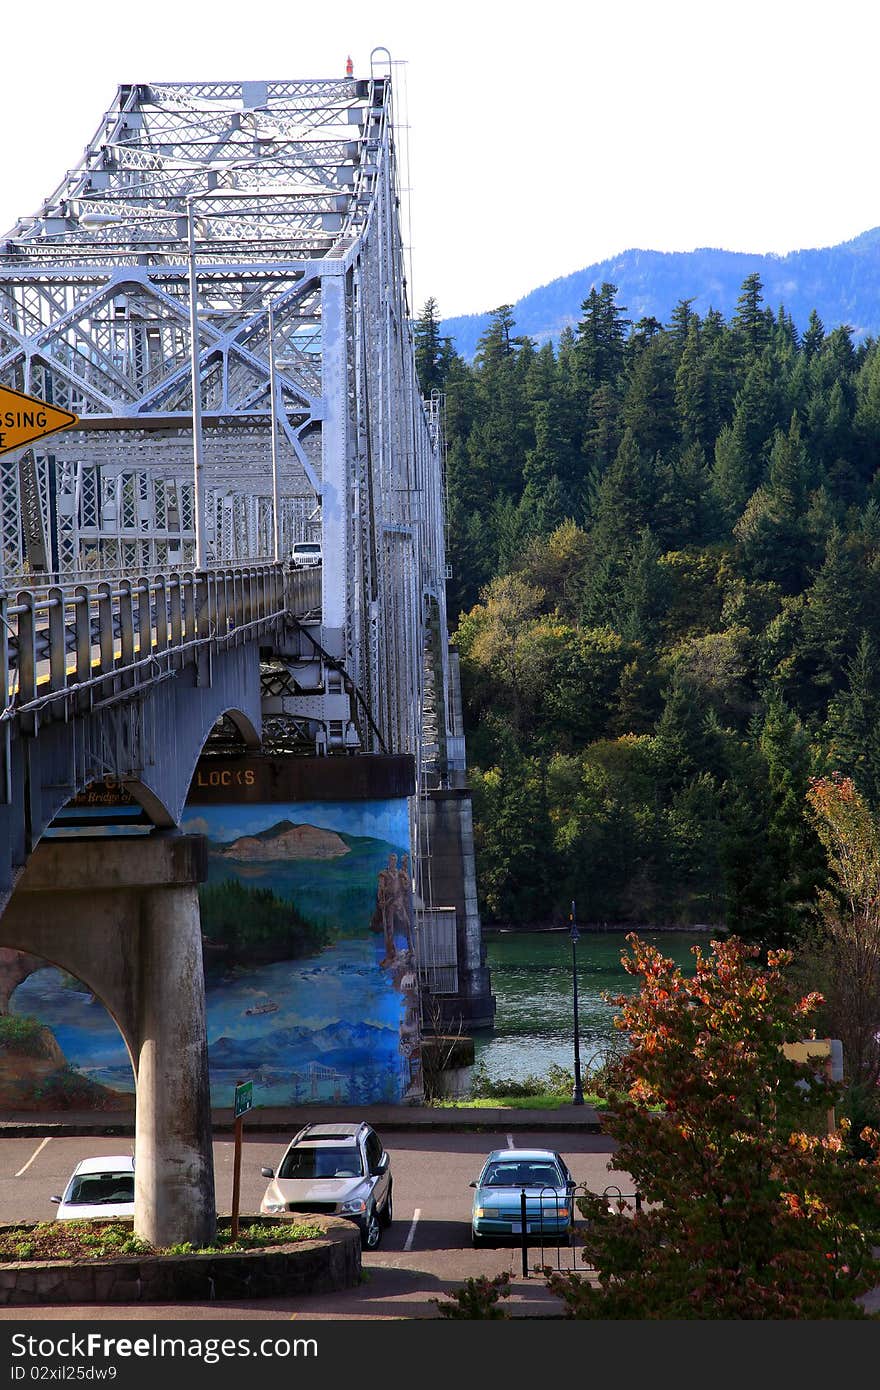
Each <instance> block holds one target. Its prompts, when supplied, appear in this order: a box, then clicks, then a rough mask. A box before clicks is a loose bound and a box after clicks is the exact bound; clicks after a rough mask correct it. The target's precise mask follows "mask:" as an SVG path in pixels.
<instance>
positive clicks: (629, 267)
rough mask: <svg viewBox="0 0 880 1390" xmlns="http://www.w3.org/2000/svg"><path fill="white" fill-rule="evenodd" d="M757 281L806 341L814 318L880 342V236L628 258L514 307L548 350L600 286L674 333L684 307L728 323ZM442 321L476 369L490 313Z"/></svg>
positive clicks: (632, 314) (629, 312)
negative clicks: (752, 279) (755, 278)
mask: <svg viewBox="0 0 880 1390" xmlns="http://www.w3.org/2000/svg"><path fill="white" fill-rule="evenodd" d="M755 271H757V272H758V274H759V275H760V277H761V280H762V282H763V285H764V291H763V294H764V304H765V306H766V307H768V308H770V309H772V310H773V311H774V312H775V311H776V310H777V309H778V308H779V306H780V305H784V307H785V310H786V312H787V313H788V314H790V315H791V317H792V319H793V320H794V322H795V325H796V327H797V328H798V330H799V331H801V332H803V330H804V329H805V328H806V326H807V322H808V320H809V317H810V312H811V310H813V309H815V310H816V312H817V314H818V315H819V317H820V319H821V320H822V322H823V324H824V325H825V328H826V331H828V332H830V331H831V329H832V328H837V327H838V326H839V325H841V324H849V326H850V327H851V328H852V330H853V333H854V336H855V339H856V341H858V340H859V339H862V338H865V337H867V336H869V335H878V334H880V227H874V228H873V229H872V230H871V231H868V232H863V233H862V234H861V236H857V237H854V238H853V239H852V241H844V242H841V243H840V245H838V246H825V247H820V248H816V249H813V250H807V251H789V252H788V254H787V255H785V256H777V255H760V254H752V253H751V252H748V251H717V250H712V249H711V248H702V249H700V250H698V251H636V250H634V251H624V252H622V253H621V254H620V255H619V256H614V257H613V258H612V259H610V260H607V261H599V262H598V264H596V265H588V266H587V267H586V269H585V270H576V271H575V272H574V273H573V274H571V275H564V276H562V277H561V278H560V279H558V280H552V281H551V282H550V284H549V285H542V286H541V288H540V289H536V290H532V291H531V292H530V293H529V294H527V295H524V296H523V298H522V299H518V300H517V301H516V303H515V304H514V306H513V311H514V317H515V320H516V332H517V333H519V334H523V335H526V336H528V337H529V338H533V339H534V340H535V342H536V343H538V345H539V346H540V344H542V343H545V342H547V341H548V340H550V341H552V342H554V343H556V342H558V341H559V335H560V333H561V332H562V331H563V329H564V328H568V327H570V328H575V329H576V328H577V325H578V322H579V321H580V319H581V317H582V314H581V305H582V304H583V302H584V300H585V299H586V298H587V296H588V295H589V293H590V290H591V288H592V287H593V286H594V285H595V287H596V288H597V289H598V288H599V286H600V285H602V284H603V283H604V282H608V283H610V284H612V285H616V286H617V289H618V293H617V303H618V304H619V305H620V306H621V307H623V306H625V307H626V317H627V318H629V319H631V320H632V321H633V323H636V322H637V321H638V320H639V319H641V318H648V317H649V316H653V317H654V318H656V319H659V320H660V322H661V323H663V324H668V323H669V320H670V317H671V314H672V311H673V309H674V308H675V306H676V304H677V303H678V302H679V300H682V299H690V298H693V300H694V303H693V308H694V310H695V311H696V312H697V313H698V314H700V315H703V314H705V313H706V311H707V310H708V309H719V310H720V311H721V313H722V314H723V315H724V317H725V318H730V316H731V315H732V313H733V311H734V309H735V308H736V301H737V299H738V298H739V294H740V290H741V288H742V283H743V281H744V280H745V278H746V276H747V275H752V274H753V273H754V272H755ZM496 307H497V306H495V305H493V306H492V308H491V309H489V310H487V312H485V313H482V314H465V315H462V316H460V317H459V318H451V319H444V320H443V321H442V329H441V332H442V333H443V335H444V336H445V337H449V338H452V339H453V342H454V345H455V349H456V351H457V352H459V353H460V354H461V356H462V357H464V358H466V359H467V360H468V361H470V360H471V359H472V358H473V356H474V353H475V351H476V347H477V343H478V341H479V339H480V337H481V335H482V334H483V333H484V332H485V331H486V328H487V327H488V325H489V322H490V320H491V317H492V310H493V309H494V308H496Z"/></svg>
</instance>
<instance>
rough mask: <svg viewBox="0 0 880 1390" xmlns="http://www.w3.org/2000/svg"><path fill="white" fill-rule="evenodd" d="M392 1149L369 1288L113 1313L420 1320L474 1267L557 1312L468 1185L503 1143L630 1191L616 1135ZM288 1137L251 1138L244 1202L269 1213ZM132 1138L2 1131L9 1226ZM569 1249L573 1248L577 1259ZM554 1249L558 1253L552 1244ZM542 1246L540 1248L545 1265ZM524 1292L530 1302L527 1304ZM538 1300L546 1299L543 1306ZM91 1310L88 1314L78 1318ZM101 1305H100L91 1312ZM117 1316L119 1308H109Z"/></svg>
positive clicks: (220, 1165)
mask: <svg viewBox="0 0 880 1390" xmlns="http://www.w3.org/2000/svg"><path fill="white" fill-rule="evenodd" d="M380 1134H381V1137H382V1140H383V1142H384V1144H385V1147H386V1148H387V1150H388V1152H389V1154H390V1156H391V1169H392V1173H393V1177H394V1221H393V1223H392V1225H391V1227H390V1228H389V1229H388V1230H387V1231H385V1232H383V1236H382V1243H381V1245H380V1246H379V1248H378V1250H375V1251H372V1252H364V1255H363V1267H364V1270H365V1272H366V1276H365V1281H364V1283H363V1284H362V1285H361V1287H360V1288H358V1289H354V1290H349V1291H345V1292H343V1293H337V1294H322V1295H315V1296H313V1297H310V1298H298V1299H291V1300H277V1301H275V1302H274V1303H273V1304H272V1306H269V1305H267V1303H266V1301H259V1302H253V1303H247V1302H244V1303H241V1304H238V1303H236V1304H228V1303H227V1304H225V1305H223V1306H222V1307H219V1306H218V1305H206V1306H205V1305H196V1304H188V1305H180V1306H177V1307H175V1308H174V1309H171V1308H168V1307H167V1306H166V1307H163V1308H162V1309H161V1310H159V1311H158V1312H157V1309H156V1308H155V1307H146V1306H142V1305H132V1306H130V1307H128V1308H125V1309H119V1308H117V1309H114V1310H113V1312H112V1316H114V1317H120V1316H122V1317H126V1318H150V1317H155V1316H162V1317H163V1318H167V1317H173V1318H188V1317H189V1318H214V1317H224V1318H230V1317H232V1318H253V1317H287V1318H289V1317H291V1316H299V1317H302V1318H313V1317H314V1318H325V1317H326V1318H333V1317H363V1318H376V1317H413V1316H436V1308H435V1307H434V1305H433V1304H432V1303H431V1302H430V1300H431V1299H432V1298H436V1297H438V1296H441V1295H443V1294H444V1293H446V1292H448V1291H449V1289H451V1288H454V1287H457V1286H458V1285H459V1284H460V1283H461V1282H462V1281H463V1280H464V1279H465V1278H467V1277H468V1276H470V1275H476V1274H490V1275H491V1274H496V1273H500V1272H501V1271H502V1270H509V1271H510V1272H511V1273H512V1274H513V1275H514V1276H515V1278H516V1280H517V1287H516V1289H515V1297H514V1300H513V1301H514V1303H515V1304H516V1303H518V1304H521V1305H523V1306H524V1307H525V1306H528V1307H529V1308H530V1309H531V1310H532V1311H536V1310H537V1311H542V1310H543V1311H556V1305H555V1300H549V1296H548V1295H546V1291H544V1290H543V1283H542V1281H541V1280H540V1277H536V1276H535V1275H534V1274H532V1275H531V1276H530V1279H529V1280H522V1277H521V1251H520V1247H519V1246H516V1245H510V1246H502V1247H499V1248H488V1249H481V1250H474V1249H473V1248H472V1246H471V1240H470V1211H471V1200H472V1197H473V1192H472V1190H471V1188H470V1186H469V1184H470V1182H471V1181H472V1180H473V1179H475V1178H476V1177H477V1175H478V1173H479V1171H480V1167H481V1165H482V1162H483V1159H484V1158H485V1156H486V1154H487V1153H489V1151H490V1150H491V1149H494V1148H505V1147H511V1148H532V1147H540V1148H550V1149H556V1150H558V1151H559V1152H560V1153H561V1154H562V1156H563V1158H564V1159H565V1161H566V1163H567V1164H568V1166H569V1168H570V1169H571V1171H572V1173H573V1174H574V1176H575V1178H576V1179H577V1181H578V1182H579V1183H583V1184H585V1185H586V1186H588V1187H589V1188H591V1189H592V1190H593V1191H596V1192H601V1191H603V1190H604V1189H605V1187H607V1186H608V1185H609V1184H611V1183H616V1184H617V1185H618V1186H620V1187H622V1188H623V1189H624V1191H627V1190H630V1189H629V1186H628V1184H629V1179H628V1177H627V1175H626V1174H620V1173H617V1172H609V1168H608V1164H609V1161H610V1159H611V1158H612V1154H613V1143H612V1141H611V1140H610V1139H608V1138H607V1136H605V1135H601V1134H578V1133H571V1132H567V1133H563V1134H560V1133H552V1132H545V1133H542V1132H541V1131H539V1130H535V1131H534V1132H520V1131H517V1132H515V1133H506V1132H505V1131H503V1130H499V1131H493V1132H482V1133H472V1132H464V1133H459V1132H456V1133H447V1132H442V1133H430V1132H428V1133H424V1132H411V1131H405V1130H400V1131H394V1130H390V1129H389V1130H380ZM290 1137H291V1136H290V1135H288V1134H278V1135H277V1136H274V1135H263V1134H261V1135H258V1136H252V1137H248V1135H247V1132H245V1140H244V1145H243V1152H242V1170H241V1210H242V1213H243V1214H244V1213H256V1212H258V1211H259V1205H260V1198H261V1197H262V1194H263V1191H264V1189H265V1186H266V1180H265V1178H263V1177H261V1175H260V1168H261V1167H262V1166H264V1165H266V1166H269V1167H274V1166H276V1165H277V1163H278V1161H279V1159H280V1157H281V1155H282V1153H283V1151H284V1148H285V1146H286V1144H287V1141H288V1139H289V1138H290ZM131 1151H132V1141H131V1140H130V1139H113V1138H109V1139H108V1138H96V1137H81V1138H67V1137H58V1136H55V1137H52V1138H38V1137H33V1136H30V1137H27V1138H3V1139H2V1140H0V1222H11V1221H16V1220H27V1221H35V1220H51V1219H52V1218H53V1217H54V1214H55V1207H54V1206H53V1204H52V1203H51V1201H50V1198H51V1196H52V1195H53V1194H57V1193H60V1192H61V1191H62V1190H63V1187H64V1184H65V1182H66V1181H67V1179H68V1177H69V1176H70V1173H71V1172H72V1170H73V1168H74V1166H75V1165H76V1163H77V1162H78V1161H79V1160H80V1159H82V1158H85V1157H87V1156H88V1155H92V1154H94V1155H98V1154H107V1155H110V1154H116V1153H130V1152H131ZM232 1164H233V1145H232V1139H231V1137H230V1138H229V1139H226V1138H223V1139H218V1140H217V1141H216V1142H215V1144H214V1172H215V1182H216V1194H217V1209H218V1212H219V1213H220V1214H224V1213H228V1212H229V1210H230V1206H231V1195H232V1171H233V1168H232ZM570 1253H571V1252H566V1254H568V1255H570ZM554 1255H555V1252H554ZM539 1259H540V1251H537V1250H536V1251H534V1252H531V1253H530V1263H531V1261H532V1260H534V1262H535V1263H538V1262H539ZM523 1300H525V1304H523ZM532 1305H536V1307H535V1308H533V1307H532ZM81 1313H82V1310H80V1314H81ZM92 1313H94V1310H92ZM107 1315H108V1316H109V1315H110V1314H109V1313H108V1314H107ZM12 1316H14V1317H15V1318H16V1319H18V1320H22V1319H31V1318H44V1317H56V1318H57V1317H61V1316H71V1317H72V1316H75V1310H73V1309H71V1310H67V1311H66V1310H63V1309H57V1308H56V1309H40V1308H33V1309H21V1308H19V1309H16V1310H14V1312H13V1311H12V1310H10V1312H8V1313H6V1312H4V1311H2V1310H0V1318H4V1317H12Z"/></svg>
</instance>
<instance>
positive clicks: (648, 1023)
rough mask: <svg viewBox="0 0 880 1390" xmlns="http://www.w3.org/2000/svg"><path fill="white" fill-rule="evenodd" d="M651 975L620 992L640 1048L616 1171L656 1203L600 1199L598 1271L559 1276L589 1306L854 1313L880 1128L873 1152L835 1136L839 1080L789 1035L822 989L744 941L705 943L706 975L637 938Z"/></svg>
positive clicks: (595, 1221) (590, 1206) (716, 1312)
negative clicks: (818, 1069)
mask: <svg viewBox="0 0 880 1390" xmlns="http://www.w3.org/2000/svg"><path fill="white" fill-rule="evenodd" d="M627 942H628V945H629V949H630V952H631V955H629V956H627V955H624V957H623V964H624V967H625V968H626V970H627V971H628V973H629V974H631V975H637V976H640V977H641V988H640V990H639V992H638V993H637V994H635V995H633V996H620V997H618V998H617V999H616V1000H615V1001H614V1002H615V1003H616V1004H617V1005H618V1006H619V1008H620V1010H621V1012H620V1014H619V1015H618V1017H617V1018H616V1020H615V1023H616V1026H617V1027H619V1028H620V1029H622V1030H623V1031H625V1032H626V1033H628V1035H629V1039H630V1045H631V1047H630V1051H629V1052H628V1053H627V1055H626V1056H625V1057H623V1058H622V1059H621V1060H620V1061H619V1062H618V1063H616V1064H615V1065H614V1067H613V1068H612V1069H611V1072H610V1078H609V1082H608V1084H607V1086H606V1088H605V1093H606V1095H607V1096H608V1099H609V1101H610V1102H611V1106H612V1111H613V1113H612V1115H610V1116H609V1118H608V1120H607V1121H606V1123H605V1128H606V1130H607V1131H608V1133H610V1134H611V1136H612V1137H613V1138H614V1139H616V1140H617V1143H618V1149H617V1152H616V1154H615V1157H614V1167H615V1169H619V1170H622V1171H626V1172H628V1173H629V1174H630V1175H631V1176H632V1178H633V1180H634V1182H635V1184H636V1189H637V1190H638V1191H639V1192H640V1193H641V1194H642V1197H643V1199H644V1202H645V1204H646V1205H645V1206H644V1208H643V1210H642V1211H641V1212H635V1211H627V1213H626V1214H621V1213H619V1212H617V1211H610V1210H609V1207H608V1203H607V1200H606V1199H602V1198H598V1197H596V1198H589V1197H588V1198H586V1199H585V1200H584V1201H583V1202H582V1204H581V1211H582V1214H583V1215H584V1216H585V1217H586V1218H587V1235H586V1244H585V1249H584V1260H585V1262H586V1263H587V1265H589V1266H592V1267H593V1270H594V1271H595V1273H594V1275H593V1277H592V1278H590V1277H589V1276H586V1275H581V1274H579V1273H577V1272H575V1273H568V1274H566V1273H551V1272H550V1271H548V1272H547V1278H548V1284H549V1286H550V1288H551V1289H552V1290H553V1291H554V1292H555V1293H556V1294H558V1295H559V1296H560V1297H561V1298H562V1300H563V1301H564V1304H565V1309H566V1314H567V1316H569V1317H578V1318H700V1319H707V1318H856V1317H863V1316H865V1314H864V1312H863V1309H862V1308H861V1306H860V1305H859V1304H858V1303H857V1302H856V1300H857V1298H858V1296H859V1295H860V1294H862V1293H864V1292H866V1291H867V1290H868V1289H871V1288H873V1287H874V1286H875V1285H876V1284H878V1283H880V1262H878V1261H877V1260H876V1259H874V1258H873V1256H872V1251H871V1245H872V1236H873V1238H874V1239H876V1238H877V1237H876V1232H877V1230H878V1228H880V1162H878V1150H880V1135H877V1134H876V1133H874V1132H873V1131H870V1132H869V1131H866V1132H865V1134H864V1136H863V1138H864V1140H865V1143H866V1144H867V1145H868V1146H869V1150H870V1153H871V1157H870V1158H869V1159H861V1160H859V1159H856V1158H854V1157H853V1155H852V1154H851V1153H849V1152H848V1150H847V1146H846V1144H845V1143H844V1142H843V1140H844V1134H843V1132H842V1131H841V1132H838V1133H834V1134H828V1133H826V1132H825V1129H826V1114H827V1111H828V1109H829V1107H830V1106H831V1105H833V1104H834V1103H835V1101H836V1100H837V1099H838V1094H837V1088H836V1087H835V1086H834V1085H833V1083H831V1082H830V1081H828V1080H826V1079H825V1078H824V1077H819V1076H817V1075H816V1074H815V1073H814V1072H813V1071H812V1070H811V1068H810V1067H809V1066H808V1065H805V1064H798V1063H795V1062H792V1061H789V1060H787V1059H786V1057H785V1056H784V1055H783V1053H782V1046H783V1044H784V1043H787V1042H795V1041H798V1040H799V1039H802V1038H804V1037H806V1036H807V1035H808V1031H809V1019H810V1016H811V1014H812V1013H813V1012H814V1010H815V1008H816V1007H817V1005H818V1004H819V1003H820V1002H821V1000H820V998H819V996H816V995H806V996H804V997H800V996H799V995H798V993H797V992H796V991H795V990H794V988H793V986H792V985H791V983H790V981H789V979H788V975H787V971H786V967H787V966H788V965H789V964H790V960H791V957H790V953H788V952H785V951H773V952H770V953H768V955H767V963H766V964H762V963H760V961H759V959H758V954H759V953H758V950H757V948H753V947H750V946H747V945H746V944H745V943H744V942H742V941H741V940H739V939H736V938H731V939H728V940H724V941H713V942H712V943H711V953H704V952H703V951H702V950H701V949H699V948H695V955H696V972H695V974H694V975H693V977H692V978H687V977H685V976H684V975H683V974H682V973H681V971H680V970H679V969H678V968H677V967H676V966H675V965H674V964H673V962H672V961H671V960H667V959H665V958H664V957H663V955H662V954H661V953H660V952H659V951H658V950H656V949H655V948H654V947H653V946H650V945H648V944H647V943H645V942H643V941H641V940H639V938H638V937H637V936H635V935H631V936H628V937H627Z"/></svg>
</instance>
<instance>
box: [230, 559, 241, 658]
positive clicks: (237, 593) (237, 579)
mask: <svg viewBox="0 0 880 1390" xmlns="http://www.w3.org/2000/svg"><path fill="white" fill-rule="evenodd" d="M232 616H233V621H234V623H235V626H236V629H238V628H240V627H241V625H242V623H243V622H244V602H243V600H242V593H241V570H240V569H235V570H233V571H232ZM240 641H241V639H240V638H238V637H237V638H236V646H238V645H239V644H240Z"/></svg>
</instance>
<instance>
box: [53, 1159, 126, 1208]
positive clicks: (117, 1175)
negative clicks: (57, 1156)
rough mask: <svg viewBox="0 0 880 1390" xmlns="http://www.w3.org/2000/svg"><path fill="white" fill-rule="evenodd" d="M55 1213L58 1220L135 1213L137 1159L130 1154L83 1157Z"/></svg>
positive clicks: (60, 1198)
mask: <svg viewBox="0 0 880 1390" xmlns="http://www.w3.org/2000/svg"><path fill="white" fill-rule="evenodd" d="M51 1200H52V1201H53V1202H57V1203H58V1210H57V1212H56V1213H55V1216H56V1219H57V1220H59V1221H83V1220H86V1219H88V1218H89V1217H95V1216H98V1217H103V1218H104V1219H105V1220H107V1219H109V1218H110V1217H112V1216H134V1159H133V1158H132V1156H131V1154H112V1155H110V1156H109V1157H107V1158H84V1159H83V1160H82V1162H80V1163H78V1164H77V1165H76V1167H75V1168H74V1170H73V1172H72V1174H71V1176H70V1181H69V1182H68V1184H67V1187H66V1188H65V1189H64V1195H63V1196H62V1197H53V1198H52V1199H51Z"/></svg>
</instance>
